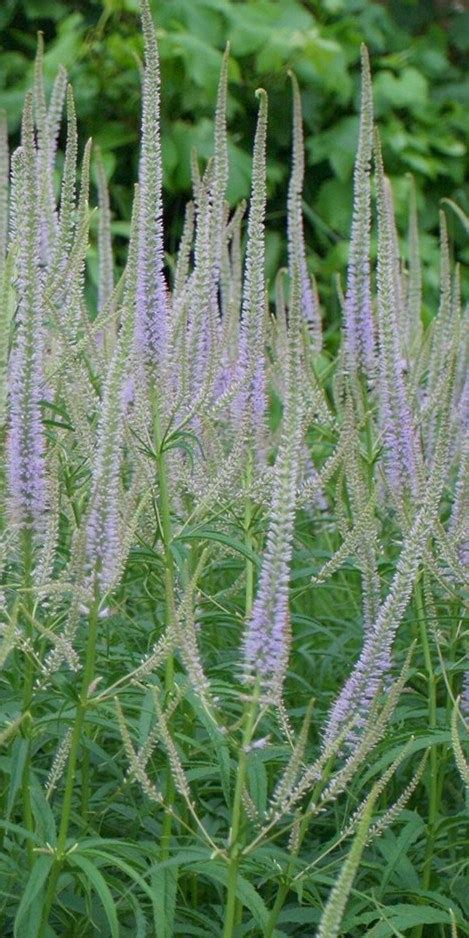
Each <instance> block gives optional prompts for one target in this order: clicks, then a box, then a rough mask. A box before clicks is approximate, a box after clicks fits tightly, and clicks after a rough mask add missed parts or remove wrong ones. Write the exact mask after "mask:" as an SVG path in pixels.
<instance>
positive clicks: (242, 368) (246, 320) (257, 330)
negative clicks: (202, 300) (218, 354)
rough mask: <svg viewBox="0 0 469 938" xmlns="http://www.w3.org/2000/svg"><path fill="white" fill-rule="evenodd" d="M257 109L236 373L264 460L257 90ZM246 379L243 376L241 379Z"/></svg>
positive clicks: (261, 158)
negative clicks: (240, 380)
mask: <svg viewBox="0 0 469 938" xmlns="http://www.w3.org/2000/svg"><path fill="white" fill-rule="evenodd" d="M256 94H257V96H258V98H259V113H258V118H257V127H256V135H255V138H254V151H253V159H252V185H251V201H250V205H249V215H248V233H247V248H246V261H245V274H244V289H243V299H242V320H241V329H240V341H239V375H238V377H240V378H242V379H243V381H244V388H243V391H242V392H241V394H240V395H239V398H238V400H237V403H236V407H237V410H238V417H239V421H240V422H241V421H245V420H247V423H248V426H249V432H250V435H251V436H252V440H253V442H254V446H255V452H256V454H257V457H258V458H259V459H260V461H261V462H263V461H264V460H265V423H266V406H267V401H266V375H265V270H264V267H265V230H264V226H265V209H266V200H267V193H266V135H267V94H266V92H265V91H264V90H263V88H259V89H258V91H257V92H256ZM244 379H245V380H244Z"/></svg>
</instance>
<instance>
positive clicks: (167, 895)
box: [151, 867, 178, 938]
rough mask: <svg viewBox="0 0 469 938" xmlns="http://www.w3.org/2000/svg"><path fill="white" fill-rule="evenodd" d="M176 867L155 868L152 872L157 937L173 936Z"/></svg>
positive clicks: (168, 937) (170, 937)
mask: <svg viewBox="0 0 469 938" xmlns="http://www.w3.org/2000/svg"><path fill="white" fill-rule="evenodd" d="M177 880H178V871H177V867H176V868H174V867H173V868H166V869H159V868H158V867H156V868H154V869H153V871H152V874H151V885H152V891H153V915H154V925H155V932H156V938H172V936H173V934H174V915H175V910H176V888H177Z"/></svg>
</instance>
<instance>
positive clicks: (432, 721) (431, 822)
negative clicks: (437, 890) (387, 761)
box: [413, 574, 438, 938]
mask: <svg viewBox="0 0 469 938" xmlns="http://www.w3.org/2000/svg"><path fill="white" fill-rule="evenodd" d="M424 575H425V574H424ZM415 608H416V611H417V618H418V623H419V632H420V641H421V644H422V651H423V658H424V662H425V669H426V672H427V682H428V724H429V729H430V732H432V731H433V730H434V729H435V728H436V679H435V673H434V670H433V663H432V656H431V651H430V643H429V641H428V629H427V621H426V615H425V607H424V600H423V593H422V583H421V581H419V582H418V583H417V585H416V588H415ZM428 799H429V805H428V824H427V843H426V848H425V858H424V862H423V868H422V890H423V891H427V890H428V889H429V887H430V883H431V874H432V863H433V854H434V849H435V830H436V821H437V817H438V753H437V748H436V746H435V745H433V746H432V747H431V749H430V757H429V763H428ZM422 931H423V925H417V926H416V927H415V929H414V932H413V938H421V935H422Z"/></svg>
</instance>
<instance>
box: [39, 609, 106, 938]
mask: <svg viewBox="0 0 469 938" xmlns="http://www.w3.org/2000/svg"><path fill="white" fill-rule="evenodd" d="M98 608H99V601H98V600H97V599H96V600H95V602H94V603H93V606H92V609H91V611H90V617H89V625H88V639H87V643H86V657H85V667H84V671H83V679H82V683H81V689H80V696H79V699H78V705H77V710H76V715H75V723H74V727H73V734H72V741H71V746H70V755H69V759H68V767H67V775H66V779H65V792H64V799H63V804H62V813H61V819H60V828H59V834H58V837H57V846H56V850H55V861H54V864H53V866H52V869H51V873H50V876H49V883H48V888H47V893H46V898H45V902H44V907H43V917H42V923H41V927H40V929H39V933H38V938H43V936H44V933H45V930H46V927H47V924H48V921H49V914H50V910H51V908H52V903H53V901H54V896H55V889H56V886H57V881H58V878H59V875H60V872H61V869H62V867H63V864H64V860H65V856H66V854H65V844H66V842H67V837H68V828H69V824H70V815H71V811H72V802H73V790H74V786H75V773H76V767H77V761H78V752H79V749H80V740H81V734H82V730H83V725H84V722H85V715H86V709H87V706H88V694H89V688H90V685H91V683H92V681H93V678H94V670H95V662H96V640H97V633H98V621H99V620H98Z"/></svg>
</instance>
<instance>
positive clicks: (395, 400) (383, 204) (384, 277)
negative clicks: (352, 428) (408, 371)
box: [375, 136, 421, 507]
mask: <svg viewBox="0 0 469 938" xmlns="http://www.w3.org/2000/svg"><path fill="white" fill-rule="evenodd" d="M375 154H376V155H375V161H376V186H377V199H378V274H377V285H378V328H379V396H380V410H381V415H380V416H381V423H382V429H383V435H384V456H385V466H386V470H387V476H388V481H389V484H390V486H391V489H392V491H393V493H394V495H395V497H396V499H397V501H398V503H399V505H400V506H401V507H402V503H403V499H404V498H405V496H406V494H408V493H412V494H415V493H416V492H417V491H418V489H419V482H420V478H421V454H420V450H419V446H418V439H417V433H416V429H415V426H414V421H413V417H412V411H411V407H410V402H409V395H408V391H407V387H406V383H405V375H404V373H403V369H402V359H401V348H400V342H399V318H398V317H399V303H400V301H401V297H400V294H399V292H398V290H397V288H396V284H397V267H398V258H397V256H396V244H395V233H394V213H393V204H392V193H391V189H390V186H389V182H388V180H387V179H386V178H385V176H384V171H383V163H382V158H381V149H380V144H379V138H378V136H376V147H375Z"/></svg>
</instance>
